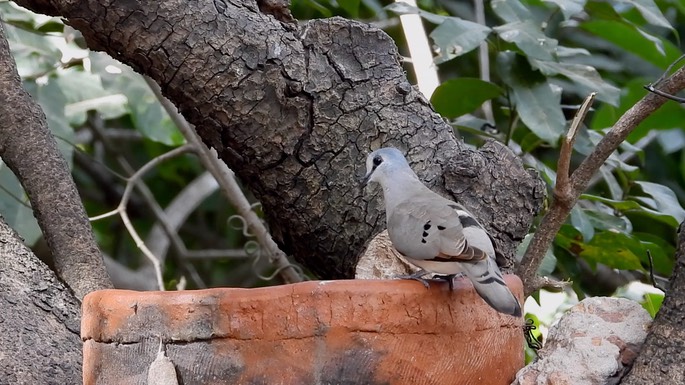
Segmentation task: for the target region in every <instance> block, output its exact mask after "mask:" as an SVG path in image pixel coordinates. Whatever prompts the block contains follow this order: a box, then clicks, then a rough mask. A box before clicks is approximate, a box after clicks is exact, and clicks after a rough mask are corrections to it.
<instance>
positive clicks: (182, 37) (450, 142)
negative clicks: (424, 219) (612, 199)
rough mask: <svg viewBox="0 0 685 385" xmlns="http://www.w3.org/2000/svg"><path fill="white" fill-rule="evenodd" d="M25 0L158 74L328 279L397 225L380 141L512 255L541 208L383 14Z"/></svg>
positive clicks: (515, 164)
mask: <svg viewBox="0 0 685 385" xmlns="http://www.w3.org/2000/svg"><path fill="white" fill-rule="evenodd" d="M18 3H19V4H21V5H23V6H25V7H27V8H30V9H32V10H34V11H36V12H41V13H47V14H51V15H60V16H63V17H65V18H66V19H67V22H68V23H69V24H70V25H72V26H74V27H75V28H77V29H79V30H80V31H81V32H82V33H83V35H84V37H85V39H86V42H87V44H88V46H89V47H90V48H92V49H96V50H103V51H106V52H107V53H109V54H110V55H112V56H114V57H116V58H117V59H119V60H121V61H123V62H124V63H127V64H129V65H131V66H132V67H133V68H135V69H136V70H137V71H139V72H141V73H144V74H147V75H149V76H150V77H152V78H153V79H155V80H156V81H157V82H158V83H159V84H160V85H161V87H162V90H163V92H164V93H165V94H166V95H167V96H168V97H169V99H170V100H172V101H173V102H174V103H175V104H176V105H177V106H178V107H179V109H180V111H181V112H182V113H183V114H184V115H185V116H186V118H187V119H188V120H189V121H190V122H191V123H193V124H195V125H196V127H197V131H198V133H199V134H200V136H201V137H202V139H203V140H204V142H205V143H206V144H207V145H209V146H212V147H214V148H216V149H217V151H218V153H219V154H220V156H221V158H222V159H223V160H224V161H225V162H226V163H227V164H228V165H229V166H230V167H231V168H232V169H233V170H234V171H235V172H236V174H237V175H238V176H239V177H240V178H241V179H242V180H243V181H244V182H245V183H246V184H247V185H248V186H249V188H250V189H251V190H252V191H253V192H254V193H255V195H256V196H257V198H259V199H260V201H261V202H262V204H263V206H264V208H265V212H266V215H267V220H268V222H269V225H270V227H271V230H272V231H273V233H274V236H275V238H276V240H277V241H279V243H281V245H282V246H283V248H284V250H285V251H286V252H288V253H292V254H294V256H295V257H296V258H297V260H298V261H300V262H301V263H303V264H304V265H305V266H306V267H307V268H309V269H310V270H311V271H313V272H314V273H316V274H317V275H319V276H320V277H322V278H329V279H330V278H349V277H352V276H353V274H354V266H355V263H356V261H357V259H358V256H359V254H360V252H361V251H362V249H363V246H364V245H365V244H366V242H367V240H368V239H370V237H371V235H373V234H374V233H376V232H379V231H381V230H382V229H383V227H384V225H385V219H384V217H383V213H382V209H381V208H382V202H381V199H379V197H377V196H376V195H377V194H378V191H377V190H375V191H374V194H373V196H372V194H371V193H369V192H364V191H362V190H361V188H360V187H359V185H358V183H357V181H358V179H359V177H361V176H362V174H363V173H364V161H365V157H366V155H367V154H368V153H369V152H370V151H371V149H372V148H373V149H375V148H378V147H380V146H388V145H392V146H396V147H398V148H400V149H402V150H407V152H408V157H409V160H410V163H411V164H412V166H413V167H414V169H415V170H416V171H417V173H418V174H419V176H420V177H421V178H423V179H424V180H425V181H426V182H427V183H428V184H429V185H431V186H433V187H434V188H435V189H436V190H438V191H442V192H444V193H448V194H451V195H452V197H453V198H456V199H458V200H460V201H462V202H463V203H464V204H465V205H466V206H467V207H469V208H471V209H472V211H474V214H476V215H477V216H478V217H479V219H481V220H482V222H484V223H486V224H487V226H488V227H489V229H490V230H491V231H492V232H493V235H494V236H495V237H496V238H497V240H498V244H499V248H500V249H501V251H502V252H503V254H504V255H506V256H508V257H509V258H510V260H509V262H511V256H512V255H513V250H514V247H515V246H516V245H517V244H518V242H519V241H520V240H521V239H522V237H523V236H524V235H525V234H526V232H527V230H528V228H529V226H530V223H531V221H532V219H533V217H534V216H535V214H537V212H538V210H539V208H540V205H541V202H542V197H543V194H544V187H543V185H542V183H541V182H540V181H539V180H538V178H537V177H536V176H534V175H531V173H529V172H528V171H526V170H524V169H523V167H522V164H521V162H520V161H519V160H518V159H517V158H516V157H515V156H513V154H511V152H510V151H509V150H508V149H507V148H506V147H504V146H502V145H499V144H496V143H489V144H488V145H487V146H486V148H485V149H483V150H481V151H474V150H470V149H468V148H466V146H465V145H464V144H463V143H462V142H460V141H458V140H456V139H455V138H454V135H453V131H452V128H451V127H450V126H449V125H448V124H446V123H445V121H444V120H443V119H442V118H441V117H440V116H439V115H437V114H436V113H434V112H433V111H432V109H431V108H430V105H429V103H428V101H427V100H426V99H425V98H424V97H423V96H422V95H421V94H419V93H418V91H416V90H415V89H414V88H413V87H412V86H411V85H410V84H409V82H408V81H407V79H406V77H405V75H404V71H403V69H402V67H401V66H400V63H399V60H398V58H399V56H398V53H397V48H396V46H395V44H394V43H393V41H392V40H391V39H390V37H389V36H388V35H386V34H385V33H384V32H382V31H380V30H378V29H375V28H373V27H371V26H369V25H366V24H361V23H357V22H352V21H348V20H344V19H341V18H332V19H327V20H312V21H310V22H307V23H303V24H300V25H296V24H294V23H292V22H290V21H288V20H287V17H286V16H283V12H280V13H279V12H274V11H273V5H274V4H270V5H269V4H267V5H266V6H264V4H261V5H263V7H262V8H264V9H265V10H267V8H269V10H267V12H269V13H273V14H275V15H277V17H280V18H281V19H283V20H284V21H279V20H277V19H276V18H274V17H273V16H271V15H270V14H265V13H262V12H261V11H260V7H259V6H258V4H257V3H256V2H255V1H250V0H244V1H232V2H228V1H223V0H216V1H190V2H189V1H180V0H173V1H165V2H163V3H145V2H130V1H127V2H112V3H111V4H109V5H107V6H102V5H101V2H99V1H97V0H89V1H78V2H75V1H71V2H70V1H66V0H57V1H51V2H46V1H42V0H22V1H18ZM276 8H278V4H276ZM279 15H280V16H279Z"/></svg>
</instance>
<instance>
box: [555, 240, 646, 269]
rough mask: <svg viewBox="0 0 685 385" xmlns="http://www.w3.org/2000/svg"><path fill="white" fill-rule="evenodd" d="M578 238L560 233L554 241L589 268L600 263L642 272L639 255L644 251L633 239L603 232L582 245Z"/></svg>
mask: <svg viewBox="0 0 685 385" xmlns="http://www.w3.org/2000/svg"><path fill="white" fill-rule="evenodd" d="M580 238H581V237H580V234H578V235H577V236H569V234H568V231H563V232H562V231H560V232H559V233H558V234H557V236H556V238H555V240H556V242H557V244H558V245H559V246H560V247H563V248H564V249H566V250H569V251H570V252H571V253H573V254H576V255H578V256H580V257H581V258H583V259H585V261H587V262H588V263H589V264H590V265H591V266H596V264H597V263H601V264H604V265H606V266H609V267H612V268H615V269H622V270H642V265H641V263H640V257H639V255H640V254H643V253H644V252H645V251H644V248H643V247H642V245H641V244H640V242H639V241H637V240H635V239H634V238H633V237H631V236H629V235H627V234H624V233H615V232H612V231H604V232H601V233H597V234H595V236H594V237H593V238H592V241H590V242H589V243H583V242H582V241H581V240H580Z"/></svg>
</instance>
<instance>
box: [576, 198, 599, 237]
mask: <svg viewBox="0 0 685 385" xmlns="http://www.w3.org/2000/svg"><path fill="white" fill-rule="evenodd" d="M571 224H572V225H573V227H575V228H576V229H578V231H580V233H581V234H582V235H583V241H584V242H589V241H590V240H591V239H592V237H594V236H595V228H594V227H593V226H592V222H590V218H589V217H588V216H587V215H586V214H585V211H584V210H582V209H581V208H580V207H578V205H575V206H573V208H572V209H571Z"/></svg>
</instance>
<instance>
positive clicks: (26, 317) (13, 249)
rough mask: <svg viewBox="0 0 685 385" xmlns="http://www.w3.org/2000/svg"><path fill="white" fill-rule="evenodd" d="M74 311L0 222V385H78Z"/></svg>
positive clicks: (77, 320)
mask: <svg viewBox="0 0 685 385" xmlns="http://www.w3.org/2000/svg"><path fill="white" fill-rule="evenodd" d="M79 306H80V304H79V302H78V301H77V300H76V298H74V296H73V295H72V294H71V293H70V291H69V289H67V288H66V287H64V285H63V284H62V283H61V282H59V281H58V280H57V278H56V277H55V274H54V273H53V272H52V271H51V270H50V269H48V267H47V266H46V265H45V264H43V263H42V262H41V261H39V260H38V258H36V256H35V255H33V253H31V250H29V249H28V248H27V247H26V246H24V244H23V243H22V241H21V239H20V238H19V236H17V234H16V233H14V231H13V230H12V229H10V228H9V226H7V224H6V223H5V222H4V220H3V219H2V217H0V363H1V364H0V383H1V384H79V383H81V337H80V335H79V329H80V308H79Z"/></svg>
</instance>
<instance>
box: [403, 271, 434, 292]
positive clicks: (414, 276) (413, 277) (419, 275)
mask: <svg viewBox="0 0 685 385" xmlns="http://www.w3.org/2000/svg"><path fill="white" fill-rule="evenodd" d="M426 274H428V272H427V271H426V270H419V271H417V272H416V273H412V274H408V275H397V276H395V278H397V279H411V280H414V281H419V282H421V284H423V286H425V287H426V289H430V284H429V283H428V280H427V279H425V278H423V276H425V275H426Z"/></svg>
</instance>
